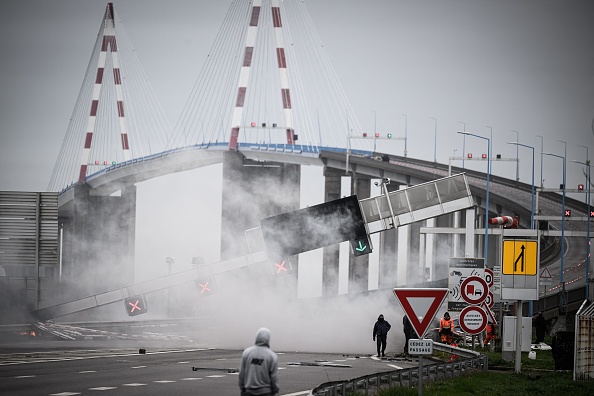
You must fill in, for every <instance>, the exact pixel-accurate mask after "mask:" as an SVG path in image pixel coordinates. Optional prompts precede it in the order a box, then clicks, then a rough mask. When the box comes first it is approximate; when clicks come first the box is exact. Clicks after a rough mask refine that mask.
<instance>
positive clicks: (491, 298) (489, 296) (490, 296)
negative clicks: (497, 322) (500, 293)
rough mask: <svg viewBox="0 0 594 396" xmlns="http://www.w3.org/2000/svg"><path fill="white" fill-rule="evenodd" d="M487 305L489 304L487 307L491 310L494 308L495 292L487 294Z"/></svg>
mask: <svg viewBox="0 0 594 396" xmlns="http://www.w3.org/2000/svg"><path fill="white" fill-rule="evenodd" d="M485 304H487V307H489V308H493V305H495V297H494V296H493V292H492V291H491V290H489V293H488V294H487V298H486V299H485Z"/></svg>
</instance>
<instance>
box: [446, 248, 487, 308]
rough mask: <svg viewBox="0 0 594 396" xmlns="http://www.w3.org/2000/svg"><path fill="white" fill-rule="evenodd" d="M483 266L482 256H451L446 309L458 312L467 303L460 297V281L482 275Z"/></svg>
mask: <svg viewBox="0 0 594 396" xmlns="http://www.w3.org/2000/svg"><path fill="white" fill-rule="evenodd" d="M484 268H485V259H484V258H472V257H452V258H450V265H449V284H448V287H449V289H450V295H449V298H448V311H450V312H460V311H461V310H462V308H464V307H465V306H467V305H468V303H467V302H465V301H464V299H463V297H462V289H461V287H462V282H464V280H465V279H466V278H468V277H471V276H478V277H481V278H482V277H483V274H484Z"/></svg>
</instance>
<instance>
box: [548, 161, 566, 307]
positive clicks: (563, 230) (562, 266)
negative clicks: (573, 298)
mask: <svg viewBox="0 0 594 396" xmlns="http://www.w3.org/2000/svg"><path fill="white" fill-rule="evenodd" d="M543 154H544V155H550V156H552V157H557V158H561V159H562V160H563V198H562V199H561V213H562V216H561V273H560V275H559V284H560V285H561V301H559V309H560V310H561V312H562V314H565V296H564V294H565V282H564V274H563V273H564V272H565V261H564V256H565V162H566V161H565V157H564V156H562V155H557V154H553V153H543Z"/></svg>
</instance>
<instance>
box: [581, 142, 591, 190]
mask: <svg viewBox="0 0 594 396" xmlns="http://www.w3.org/2000/svg"><path fill="white" fill-rule="evenodd" d="M578 147H583V148H585V149H586V163H587V164H589V163H590V156H589V155H588V146H582V145H581V144H578ZM589 182H590V180H589V178H588V180H586V183H589Z"/></svg>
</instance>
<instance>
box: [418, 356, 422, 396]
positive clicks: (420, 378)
mask: <svg viewBox="0 0 594 396" xmlns="http://www.w3.org/2000/svg"><path fill="white" fill-rule="evenodd" d="M418 394H419V396H423V355H419V392H418Z"/></svg>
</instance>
